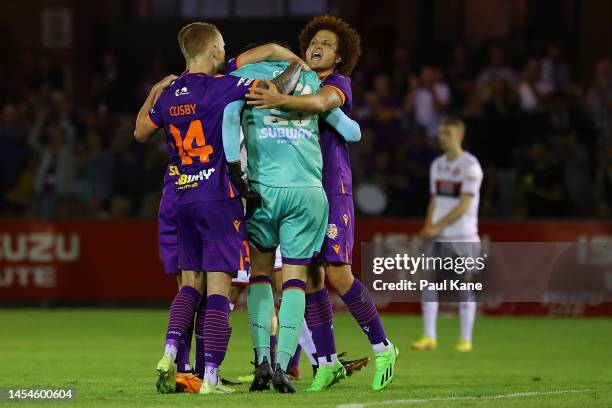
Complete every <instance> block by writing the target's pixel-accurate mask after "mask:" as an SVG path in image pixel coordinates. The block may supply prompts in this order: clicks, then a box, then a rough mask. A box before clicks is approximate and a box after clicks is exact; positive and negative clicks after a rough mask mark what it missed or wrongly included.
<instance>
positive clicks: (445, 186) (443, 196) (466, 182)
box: [429, 152, 483, 242]
mask: <svg viewBox="0 0 612 408" xmlns="http://www.w3.org/2000/svg"><path fill="white" fill-rule="evenodd" d="M482 176H483V173H482V168H481V167H480V163H478V159H476V157H474V156H473V155H472V154H470V153H468V152H463V153H462V154H461V155H460V156H459V157H457V158H456V159H455V160H453V161H448V160H447V158H446V155H442V156H440V157H438V158H436V159H435V160H434V161H433V163H432V164H431V167H430V169H429V185H430V192H431V195H432V196H435V198H436V200H435V204H436V205H435V206H434V210H433V215H432V223H434V224H435V223H436V222H438V221H439V220H440V219H442V218H444V217H445V216H446V215H447V214H448V213H449V212H450V211H451V210H452V209H453V208H454V207H456V206H457V205H458V204H459V198H460V196H461V194H471V195H472V196H473V198H472V202H471V203H470V207H469V208H468V210H467V211H466V212H465V213H464V214H463V215H462V216H461V217H459V218H458V219H456V220H455V221H454V222H453V223H451V224H448V225H447V226H446V227H444V228H443V229H442V231H440V234H438V236H436V237H435V238H434V240H435V241H449V242H450V241H463V242H478V241H479V240H480V239H479V237H478V203H479V201H480V185H481V184H482Z"/></svg>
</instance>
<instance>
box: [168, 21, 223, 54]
mask: <svg viewBox="0 0 612 408" xmlns="http://www.w3.org/2000/svg"><path fill="white" fill-rule="evenodd" d="M217 34H220V31H219V29H218V28H217V27H216V26H214V25H213V24H210V23H205V22H203V21H196V22H194V23H190V24H187V25H186V26H184V27H183V28H181V30H180V31H179V33H178V40H179V46H180V47H181V52H182V53H183V56H184V57H185V60H190V59H193V58H195V57H197V56H198V55H199V54H201V53H202V52H203V51H204V50H205V49H206V47H207V46H208V45H209V44H210V42H211V40H212V39H213V38H215V35H217Z"/></svg>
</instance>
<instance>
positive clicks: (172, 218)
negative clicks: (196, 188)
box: [157, 179, 181, 275]
mask: <svg viewBox="0 0 612 408" xmlns="http://www.w3.org/2000/svg"><path fill="white" fill-rule="evenodd" d="M176 223H177V219H176V193H175V192H174V179H168V180H164V188H163V190H162V198H161V201H160V203H159V212H158V213H157V236H158V241H159V257H160V258H161V261H162V263H163V264H164V273H165V274H167V275H178V274H179V273H180V272H181V269H180V268H179V264H178V235H177V230H176V228H177V227H176Z"/></svg>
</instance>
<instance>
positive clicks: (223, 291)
mask: <svg viewBox="0 0 612 408" xmlns="http://www.w3.org/2000/svg"><path fill="white" fill-rule="evenodd" d="M243 211H244V210H243V206H242V201H241V200H240V198H233V199H229V200H224V201H218V202H217V201H212V202H203V203H198V212H199V213H201V214H202V218H203V219H204V221H205V222H203V223H200V224H199V230H200V233H201V235H202V237H203V242H204V247H203V255H202V267H203V269H204V270H206V271H208V272H207V274H206V278H207V282H206V293H207V298H206V312H205V317H204V324H203V328H202V329H201V330H202V331H201V332H200V333H198V334H199V335H203V336H204V349H205V354H204V372H203V378H202V379H203V383H202V387H201V388H200V394H213V393H214V394H219V393H222V394H227V393H231V392H234V390H232V389H230V388H228V387H225V386H224V385H223V384H221V382H220V381H219V367H220V366H221V364H222V363H223V360H224V359H225V354H226V353H227V346H228V344H229V340H230V336H231V333H232V329H231V327H230V325H229V313H230V299H229V296H230V289H231V285H232V278H234V277H236V275H237V271H239V270H245V269H247V268H248V258H249V251H248V246H247V243H246V227H245V225H244V215H243V214H244V212H243Z"/></svg>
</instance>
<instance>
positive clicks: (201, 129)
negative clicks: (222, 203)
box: [149, 73, 256, 204]
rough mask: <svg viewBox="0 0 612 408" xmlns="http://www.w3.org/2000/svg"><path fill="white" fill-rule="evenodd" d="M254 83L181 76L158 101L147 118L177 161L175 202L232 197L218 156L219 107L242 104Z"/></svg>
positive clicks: (220, 146) (221, 155) (220, 153)
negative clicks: (165, 138) (161, 129)
mask: <svg viewBox="0 0 612 408" xmlns="http://www.w3.org/2000/svg"><path fill="white" fill-rule="evenodd" d="M255 84H256V81H253V80H250V79H245V78H238V77H235V76H220V77H212V76H208V75H205V74H202V73H185V74H183V75H181V76H180V77H178V78H177V79H176V80H175V81H174V82H173V83H172V84H171V85H170V86H169V87H168V88H167V89H166V90H165V91H164V92H162V94H161V95H160V96H159V98H158V100H157V102H156V103H155V105H154V106H153V108H152V109H151V110H150V111H149V118H150V119H151V122H152V123H153V124H154V125H155V126H158V127H159V126H164V128H165V130H166V133H167V134H168V135H170V137H169V138H168V139H169V143H170V145H171V147H169V149H168V150H169V152H170V150H171V149H174V150H175V151H176V152H177V153H178V156H179V159H180V160H179V170H180V173H181V174H180V176H179V178H178V180H177V181H176V190H177V202H178V203H179V204H180V203H191V202H197V201H211V200H223V199H227V198H232V197H234V196H235V191H236V188H235V187H234V186H233V185H232V183H231V182H230V179H229V176H228V174H227V163H226V161H225V154H224V152H223V140H222V131H221V128H222V122H223V110H224V109H225V106H226V105H227V104H228V103H230V102H232V101H235V100H239V99H242V98H244V95H245V94H246V93H248V90H249V88H250V87H251V86H253V85H255Z"/></svg>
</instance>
